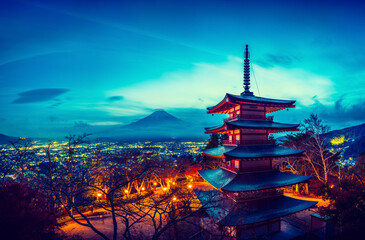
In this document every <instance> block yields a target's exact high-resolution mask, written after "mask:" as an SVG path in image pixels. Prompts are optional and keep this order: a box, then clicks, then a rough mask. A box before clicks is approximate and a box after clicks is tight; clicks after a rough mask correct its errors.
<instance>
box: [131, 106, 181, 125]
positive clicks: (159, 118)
mask: <svg viewBox="0 0 365 240" xmlns="http://www.w3.org/2000/svg"><path fill="white" fill-rule="evenodd" d="M181 122H182V121H181V120H180V119H178V118H177V117H174V116H173V115H171V114H170V113H168V112H166V111H165V110H161V109H159V110H156V111H154V112H153V113H152V114H150V115H148V116H147V117H145V118H142V119H140V120H138V121H136V122H134V123H132V124H130V125H134V126H153V125H163V124H176V123H181Z"/></svg>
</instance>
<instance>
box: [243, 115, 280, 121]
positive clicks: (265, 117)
mask: <svg viewBox="0 0 365 240" xmlns="http://www.w3.org/2000/svg"><path fill="white" fill-rule="evenodd" d="M242 119H255V120H269V121H272V120H273V119H274V116H263V115H243V116H242Z"/></svg>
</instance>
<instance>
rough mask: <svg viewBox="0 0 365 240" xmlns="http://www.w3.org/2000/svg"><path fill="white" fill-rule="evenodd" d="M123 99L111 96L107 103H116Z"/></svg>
mask: <svg viewBox="0 0 365 240" xmlns="http://www.w3.org/2000/svg"><path fill="white" fill-rule="evenodd" d="M123 99H124V97H123V96H111V97H108V98H107V100H108V102H116V101H120V100H123Z"/></svg>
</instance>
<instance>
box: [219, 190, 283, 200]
mask: <svg viewBox="0 0 365 240" xmlns="http://www.w3.org/2000/svg"><path fill="white" fill-rule="evenodd" d="M226 194H227V195H228V196H229V197H230V198H231V199H233V200H235V201H238V202H242V201H248V200H253V199H255V200H256V199H263V198H271V197H277V196H282V195H283V194H284V190H282V189H267V190H260V191H247V192H226Z"/></svg>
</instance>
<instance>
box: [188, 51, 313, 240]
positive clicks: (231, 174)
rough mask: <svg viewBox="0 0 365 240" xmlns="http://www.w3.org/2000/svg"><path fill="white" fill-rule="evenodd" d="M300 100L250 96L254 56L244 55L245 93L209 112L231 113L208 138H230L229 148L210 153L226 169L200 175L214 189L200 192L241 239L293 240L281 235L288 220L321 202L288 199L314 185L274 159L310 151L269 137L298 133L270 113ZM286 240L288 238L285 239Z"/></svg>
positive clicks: (218, 219)
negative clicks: (301, 186) (289, 190)
mask: <svg viewBox="0 0 365 240" xmlns="http://www.w3.org/2000/svg"><path fill="white" fill-rule="evenodd" d="M294 103H295V101H294V100H279V99H270V98H263V97H257V96H255V95H254V94H253V93H252V92H251V91H250V56H249V52H248V45H246V51H245V56H244V92H242V93H241V94H240V95H233V94H228V93H227V94H226V95H225V97H224V99H223V100H222V101H221V102H220V103H218V104H217V105H215V106H213V107H209V108H208V114H213V113H223V114H229V117H228V118H227V119H225V120H224V123H223V125H221V126H217V127H211V128H206V133H208V134H212V133H225V134H227V135H228V140H226V141H223V146H218V147H216V148H211V149H206V150H205V151H204V153H203V154H205V155H206V156H210V157H214V158H220V159H222V163H221V168H218V169H213V170H202V171H199V174H200V175H201V176H202V177H203V178H204V179H205V180H206V181H207V182H208V183H209V184H211V185H212V186H213V187H214V190H211V191H196V192H195V193H196V195H197V197H198V199H199V201H200V202H201V204H202V205H203V206H204V208H205V210H206V212H207V213H208V214H209V216H210V217H211V218H212V219H213V220H214V222H215V223H216V224H218V225H219V226H220V227H221V228H223V229H225V230H226V231H227V233H229V234H230V235H231V236H232V237H234V238H235V239H251V238H257V237H259V238H260V237H264V236H266V237H267V236H268V235H269V236H274V235H276V236H277V237H276V238H277V239H290V238H292V237H294V236H293V235H290V234H289V235H285V234H284V232H281V219H282V217H284V216H286V215H289V214H293V213H296V212H299V211H302V210H305V209H308V208H310V207H313V206H314V205H315V204H316V203H317V202H313V201H304V200H299V199H295V198H291V197H287V196H284V195H283V190H282V188H283V187H284V186H289V185H293V184H298V183H302V182H306V181H308V180H309V179H310V178H311V177H310V176H303V175H294V174H290V173H285V172H279V171H275V170H274V168H273V164H272V163H273V160H274V159H278V158H282V157H288V156H295V155H299V154H301V153H302V152H304V150H300V149H291V148H286V147H282V146H278V145H275V144H270V142H269V140H268V135H269V134H270V133H278V132H285V131H296V130H298V129H297V128H298V126H299V124H287V123H278V122H274V121H273V117H272V116H267V115H266V114H268V113H272V112H275V111H279V110H283V109H286V108H294V107H295V105H294ZM285 236H286V237H285Z"/></svg>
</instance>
